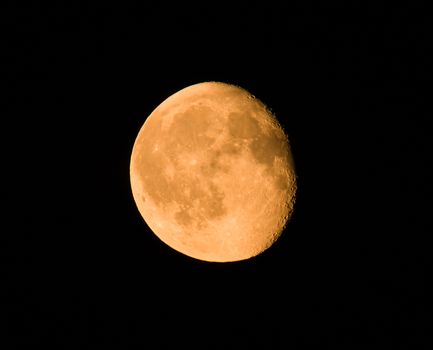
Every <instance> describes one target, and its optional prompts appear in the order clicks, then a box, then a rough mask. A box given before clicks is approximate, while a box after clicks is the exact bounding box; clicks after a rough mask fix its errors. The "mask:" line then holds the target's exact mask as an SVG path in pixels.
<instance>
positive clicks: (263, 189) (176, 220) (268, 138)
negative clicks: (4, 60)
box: [130, 82, 296, 262]
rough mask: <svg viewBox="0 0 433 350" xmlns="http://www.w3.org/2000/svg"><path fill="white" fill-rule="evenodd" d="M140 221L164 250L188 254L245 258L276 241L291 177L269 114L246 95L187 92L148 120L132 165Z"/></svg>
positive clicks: (284, 144)
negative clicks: (152, 233) (158, 240)
mask: <svg viewBox="0 0 433 350" xmlns="http://www.w3.org/2000/svg"><path fill="white" fill-rule="evenodd" d="M130 180H131V187H132V193H133V197H134V200H135V203H136V205H137V207H138V210H139V212H140V214H141V215H142V217H143V219H144V220H145V222H146V223H147V225H148V226H149V227H150V228H151V230H152V231H153V232H154V233H155V234H156V235H157V236H158V237H159V238H160V239H161V240H162V241H163V242H165V243H166V244H167V245H168V246H170V247H171V248H173V249H175V250H177V251H179V252H181V253H183V254H186V255H188V256H190V257H193V258H196V259H200V260H205V261H212V262H228V261H238V260H244V259H248V258H251V257H253V256H256V255H258V254H260V253H262V252H263V251H264V250H266V249H267V248H269V247H270V246H271V245H272V244H273V243H274V242H275V241H276V240H277V238H278V237H279V236H280V235H281V233H282V231H283V229H284V228H285V227H286V224H287V222H288V220H289V219H290V216H291V214H292V211H293V206H294V203H295V195H296V174H295V168H294V163H293V158H292V154H291V150H290V145H289V140H288V137H287V135H286V134H285V132H284V131H283V129H282V127H281V126H280V124H279V123H278V121H277V119H276V117H275V116H274V115H273V114H272V113H271V112H270V111H269V109H268V108H266V106H265V105H264V104H263V103H262V102H261V101H259V100H258V99H257V98H255V97H254V96H253V95H251V94H250V93H249V92H247V91H246V90H244V89H242V88H240V87H237V86H234V85H229V84H225V83H219V82H205V83H200V84H195V85H191V86H188V87H186V88H184V89H182V90H180V91H178V92H177V93H175V94H173V95H171V96H170V97H168V98H167V99H166V100H165V101H163V102H162V103H161V104H160V105H159V106H158V107H157V108H156V109H155V110H154V111H153V112H152V113H151V114H150V116H149V117H148V118H147V119H146V121H145V122H144V124H143V126H142V128H141V130H140V131H139V133H138V135H137V138H136V140H135V143H134V146H133V149H132V155H131V163H130Z"/></svg>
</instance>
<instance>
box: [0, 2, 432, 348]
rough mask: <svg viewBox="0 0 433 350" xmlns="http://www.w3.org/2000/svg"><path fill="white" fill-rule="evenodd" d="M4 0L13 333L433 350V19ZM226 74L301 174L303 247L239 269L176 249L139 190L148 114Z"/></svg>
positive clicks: (391, 11)
mask: <svg viewBox="0 0 433 350" xmlns="http://www.w3.org/2000/svg"><path fill="white" fill-rule="evenodd" d="M281 3H283V2H281ZM1 6H2V10H1V11H0V18H1V23H2V25H3V27H4V28H3V29H2V32H3V34H6V38H5V40H4V41H3V44H2V46H1V48H0V52H2V53H1V56H0V57H1V58H2V61H3V62H4V63H3V64H2V65H1V71H0V73H1V76H2V79H1V81H2V82H3V83H5V85H6V86H5V87H6V90H5V91H6V92H5V93H3V95H2V98H1V99H2V103H1V105H2V107H0V108H1V115H2V118H1V129H0V131H1V141H0V142H1V147H0V149H1V151H0V152H1V154H2V158H3V162H2V163H3V165H4V168H3V167H2V171H1V173H2V175H1V176H2V178H3V180H2V187H1V197H0V198H1V201H2V207H3V210H2V218H1V222H2V223H1V227H2V228H1V234H0V237H1V243H0V249H1V255H0V258H1V265H0V269H1V270H0V271H1V274H0V281H1V282H0V283H1V285H2V288H1V302H0V307H1V311H0V320H1V322H2V324H1V327H0V334H2V335H1V336H0V339H1V341H4V342H9V343H10V344H13V345H14V346H15V345H19V344H31V345H35V344H44V345H48V344H53V345H55V346H56V348H64V349H69V348H70V349H77V348H86V347H89V348H94V347H95V346H104V348H106V347H109V348H110V347H113V348H127V347H128V346H133V345H142V346H144V347H145V348H146V349H159V348H167V349H168V348H170V349H172V348H178V347H179V348H184V347H185V346H187V347H188V348H198V349H239V348H248V349H249V348H263V349H288V348H289V347H291V346H296V347H298V348H299V347H303V346H307V345H321V346H325V347H326V346H332V347H333V348H335V347H338V346H341V348H345V349H347V348H350V349H356V348H358V347H359V348H361V347H362V348H366V347H368V348H371V347H378V348H379V347H381V348H382V347H384V346H386V347H388V346H392V345H403V346H409V345H410V346H415V345H416V346H417V347H416V348H417V349H421V348H431V346H432V338H431V330H432V313H431V311H432V308H431V295H432V294H431V290H430V288H428V287H427V285H428V282H430V281H431V277H432V273H431V272H432V271H431V267H432V259H431V247H432V240H431V231H432V222H431V209H432V208H431V207H432V206H431V196H432V186H431V177H432V173H431V165H430V163H431V132H432V114H431V108H429V107H430V106H429V102H428V101H427V98H430V96H429V95H428V94H427V92H426V89H425V84H426V83H429V82H431V73H432V65H431V62H432V56H431V43H430V40H429V39H428V33H429V29H431V23H430V22H431V21H430V19H429V18H428V16H427V14H426V11H425V9H423V8H420V7H418V8H417V7H415V6H410V7H397V6H396V5H393V7H382V6H380V5H379V4H378V2H374V3H373V5H368V4H366V3H363V5H350V6H349V5H347V4H345V5H343V4H339V5H329V4H328V3H327V4H326V5H319V4H312V3H310V4H307V3H306V2H294V3H292V4H291V5H290V6H289V5H284V4H271V2H269V1H266V2H260V3H259V2H244V1H239V2H235V1H232V2H231V3H229V4H223V3H221V2H214V3H210V2H202V3H201V4H197V5H194V6H192V5H191V6H186V5H185V3H184V2H179V4H177V5H174V4H170V3H163V2H153V3H152V2H146V1H144V2H129V4H128V5H125V4H124V3H123V2H117V3H112V2H109V1H108V2H107V1H106V2H103V3H102V4H99V5H96V4H93V5H89V4H79V2H71V3H67V2H60V1H58V2H56V5H54V6H52V5H48V4H42V2H41V3H39V2H34V3H33V5H28V4H21V5H14V6H12V5H10V4H3V5H1ZM208 80H215V81H224V82H227V83H233V84H236V85H240V86H242V87H244V88H245V89H247V90H248V91H250V92H251V93H253V94H254V95H256V96H257V97H258V98H260V99H261V100H263V101H264V102H265V103H266V104H267V105H268V106H269V107H271V108H272V110H273V111H274V112H275V114H276V115H277V117H278V118H279V120H280V121H281V123H282V124H283V126H284V128H285V130H286V132H287V133H288V135H289V137H290V141H291V144H292V150H293V153H294V157H295V162H296V165H297V172H298V176H299V179H298V185H299V192H298V201H297V205H296V208H295V214H294V217H293V220H292V222H291V223H290V224H289V225H288V227H287V229H286V231H285V233H284V234H283V236H282V237H281V239H280V240H279V241H278V242H277V243H276V244H275V245H274V246H273V247H271V248H270V249H269V250H268V251H266V252H265V253H264V254H262V255H261V256H259V257H257V258H254V259H251V260H249V261H244V262H239V263H231V264H210V263H205V262H200V261H196V260H194V259H191V258H188V257H186V256H184V255H181V254H179V253H177V252H175V251H173V250H171V249H170V248H168V247H167V246H165V245H164V244H163V243H161V242H160V241H159V240H158V239H157V238H156V237H155V236H154V235H153V234H151V233H150V231H149V229H148V228H147V226H146V224H145V223H144V222H143V220H142V219H141V217H140V215H139V213H138V211H137V209H136V207H135V203H134V202H133V199H132V195H131V190H130V186H129V157H130V153H131V149H132V145H133V142H134V139H135V136H136V134H137V132H138V130H139V128H140V127H141V125H142V124H143V122H144V120H145V118H146V116H148V115H149V114H150V112H151V111H152V110H153V109H154V108H155V107H156V106H157V105H158V104H159V103H161V102H162V101H163V100H164V99H165V98H166V97H168V96H169V95H171V94H172V93H174V92H176V91H178V90H179V89H181V88H184V87H186V86H188V85H191V84H194V83H198V82H202V81H208ZM3 348H4V349H12V348H14V347H13V346H6V347H3Z"/></svg>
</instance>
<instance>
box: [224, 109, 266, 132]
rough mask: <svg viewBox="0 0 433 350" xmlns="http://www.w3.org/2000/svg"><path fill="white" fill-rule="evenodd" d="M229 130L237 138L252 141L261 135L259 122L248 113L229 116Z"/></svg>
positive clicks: (234, 113) (235, 113)
mask: <svg viewBox="0 0 433 350" xmlns="http://www.w3.org/2000/svg"><path fill="white" fill-rule="evenodd" d="M228 128H229V133H230V135H231V136H233V137H235V138H242V139H251V138H254V137H255V136H256V135H257V134H258V133H260V126H259V123H258V122H257V120H256V119H255V118H254V117H252V116H251V115H249V114H248V113H246V112H243V113H241V112H232V113H230V114H229V116H228Z"/></svg>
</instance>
